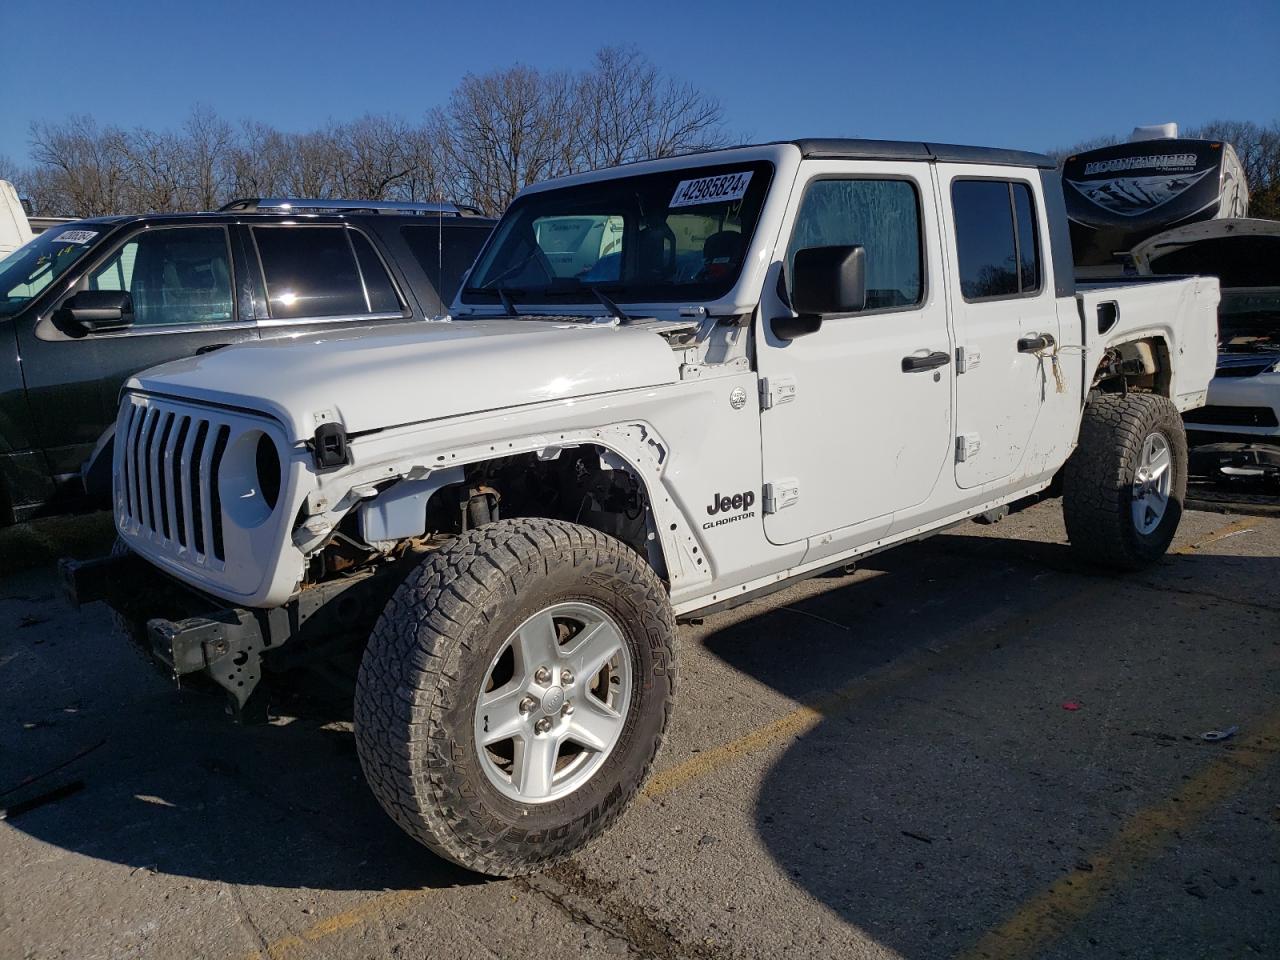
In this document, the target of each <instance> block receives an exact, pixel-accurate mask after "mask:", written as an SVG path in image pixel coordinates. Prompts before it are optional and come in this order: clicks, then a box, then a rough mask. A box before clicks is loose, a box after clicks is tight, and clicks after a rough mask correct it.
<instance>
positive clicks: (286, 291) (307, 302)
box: [253, 226, 400, 320]
mask: <svg viewBox="0 0 1280 960" xmlns="http://www.w3.org/2000/svg"><path fill="white" fill-rule="evenodd" d="M253 239H254V242H255V243H256V244H257V247H258V256H259V258H260V259H261V261H262V273H263V276H264V278H265V279H266V282H267V310H268V312H269V313H270V316H271V318H272V319H273V320H280V319H295V318H310V317H348V316H362V315H366V314H371V313H392V312H394V313H399V312H400V305H399V299H398V298H397V297H396V294H395V288H394V286H393V285H392V283H391V278H390V277H388V276H387V272H386V268H385V267H383V266H382V262H381V261H380V260H379V259H378V257H377V254H376V253H375V252H374V251H373V249H372V247H371V246H370V245H369V241H368V240H367V239H366V238H364V237H362V236H361V235H360V234H359V233H358V232H356V231H352V230H347V229H346V228H345V227H294V226H289V227H254V228H253ZM360 244H362V245H363V253H360V251H361V249H362V247H361V246H360ZM358 255H359V261H357V256H358ZM362 266H363V267H364V269H365V274H364V275H362V273H361V267H362Z"/></svg>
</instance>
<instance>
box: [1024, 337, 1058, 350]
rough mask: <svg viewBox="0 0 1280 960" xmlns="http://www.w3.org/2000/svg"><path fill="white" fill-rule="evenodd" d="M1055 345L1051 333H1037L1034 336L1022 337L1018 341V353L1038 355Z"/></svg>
mask: <svg viewBox="0 0 1280 960" xmlns="http://www.w3.org/2000/svg"><path fill="white" fill-rule="evenodd" d="M1054 343H1056V341H1055V340H1054V339H1053V334H1052V333H1038V334H1036V335H1035V336H1030V337H1023V338H1022V339H1021V340H1019V341H1018V352H1019V353H1039V352H1040V351H1041V350H1048V349H1049V348H1050V347H1052V346H1053V345H1054Z"/></svg>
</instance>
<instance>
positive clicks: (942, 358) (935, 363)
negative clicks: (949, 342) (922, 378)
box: [902, 350, 951, 373]
mask: <svg viewBox="0 0 1280 960" xmlns="http://www.w3.org/2000/svg"><path fill="white" fill-rule="evenodd" d="M950 362H951V354H949V353H946V352H945V351H943V350H935V351H933V353H930V354H928V355H927V356H923V357H918V356H916V355H915V354H912V355H911V356H909V357H903V358H902V372H903V373H919V372H920V371H921V370H934V369H936V368H938V367H945V366H946V365H947V364H948V363H950Z"/></svg>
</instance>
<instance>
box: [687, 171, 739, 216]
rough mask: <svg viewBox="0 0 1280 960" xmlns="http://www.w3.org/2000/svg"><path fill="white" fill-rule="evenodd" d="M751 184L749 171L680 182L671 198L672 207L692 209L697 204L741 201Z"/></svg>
mask: <svg viewBox="0 0 1280 960" xmlns="http://www.w3.org/2000/svg"><path fill="white" fill-rule="evenodd" d="M750 182H751V171H750V170H744V171H742V172H741V173H722V174H721V175H720V176H718V177H699V178H698V179H697V180H681V181H680V183H679V185H678V186H677V187H676V192H675V194H674V195H673V196H672V197H671V206H673V207H692V206H695V205H697V204H699V203H727V202H732V201H734V200H741V199H742V198H743V197H744V196H745V195H746V192H747V184H749V183H750Z"/></svg>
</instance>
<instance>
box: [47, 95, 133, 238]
mask: <svg viewBox="0 0 1280 960" xmlns="http://www.w3.org/2000/svg"><path fill="white" fill-rule="evenodd" d="M123 145H124V133H123V132H122V131H120V130H119V129H117V128H115V127H105V128H102V129H99V127H98V125H97V123H95V122H94V120H93V118H91V117H86V116H75V117H71V118H70V119H69V120H67V121H66V123H63V124H61V125H56V126H55V125H51V124H45V123H33V124H32V125H31V156H32V159H33V160H34V161H35V162H36V163H37V164H39V165H40V166H42V167H44V168H45V169H46V171H47V173H48V176H49V179H48V181H47V182H46V183H45V184H44V186H45V189H46V190H47V191H49V194H48V195H52V196H56V197H57V200H56V202H55V204H54V206H55V207H56V209H51V210H49V211H48V212H49V213H51V214H55V215H59V214H60V215H71V216H82V217H85V216H89V217H92V216H102V215H106V214H111V213H118V212H119V211H121V210H125V209H128V206H127V204H126V202H125V198H126V187H127V184H128V181H129V175H130V173H129V162H128V157H127V155H126V152H125V150H124V149H123ZM42 212H44V211H43V210H42Z"/></svg>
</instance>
